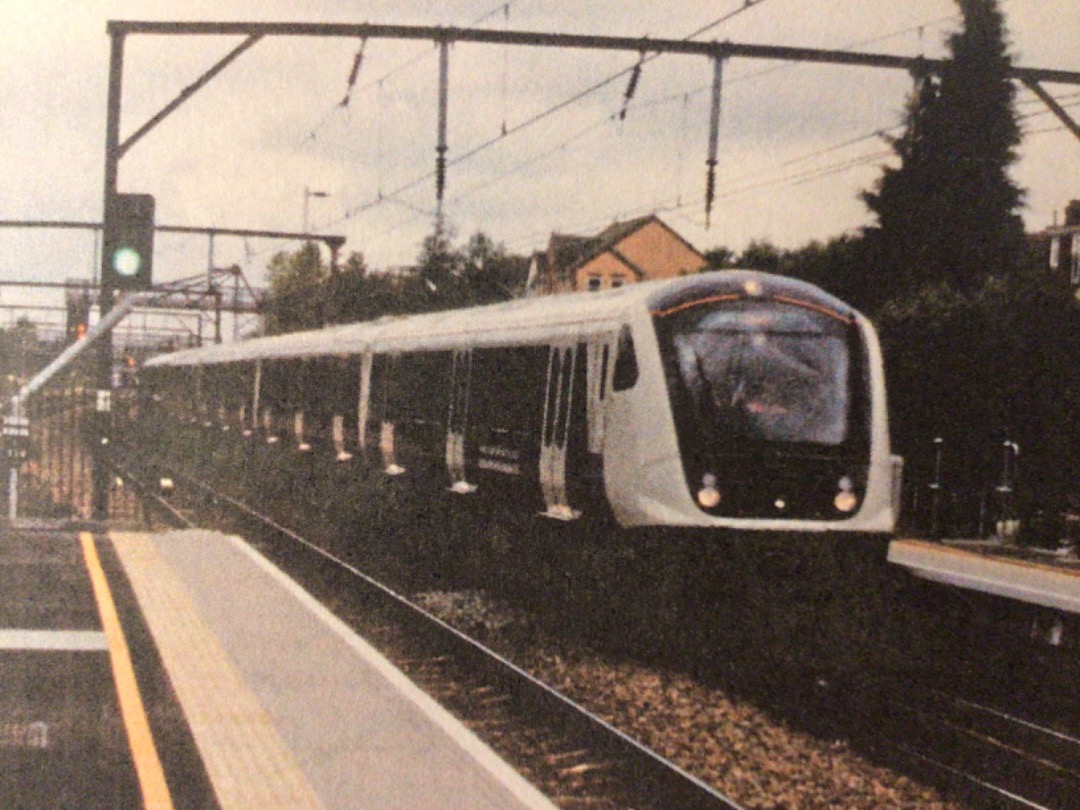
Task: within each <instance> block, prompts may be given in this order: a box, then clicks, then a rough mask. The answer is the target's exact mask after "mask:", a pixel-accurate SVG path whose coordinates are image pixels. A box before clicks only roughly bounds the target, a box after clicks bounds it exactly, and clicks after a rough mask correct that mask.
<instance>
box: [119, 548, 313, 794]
mask: <svg viewBox="0 0 1080 810" xmlns="http://www.w3.org/2000/svg"><path fill="white" fill-rule="evenodd" d="M109 539H110V540H111V541H112V544H113V547H114V548H115V549H116V553H117V555H118V556H119V557H120V561H121V563H122V564H123V566H124V570H125V571H126V572H127V574H128V577H129V579H130V581H131V586H132V589H133V590H134V591H135V596H136V598H137V599H138V600H139V607H140V609H141V610H142V612H143V615H144V616H145V617H146V623H147V624H148V625H149V626H150V632H151V634H152V635H153V637H154V643H155V644H156V646H157V648H158V652H159V653H160V654H161V659H162V661H163V662H164V663H165V668H166V669H167V670H168V672H169V679H170V681H171V682H172V685H173V688H174V689H175V690H176V694H177V697H178V698H179V699H180V705H181V706H183V709H184V716H185V717H186V718H187V721H188V724H189V725H190V727H191V731H192V735H193V736H194V738H195V744H196V745H197V746H198V748H199V753H200V755H201V756H202V760H203V763H204V765H205V766H206V771H207V774H208V775H209V777H210V782H211V784H213V786H214V792H215V794H216V795H217V799H218V802H219V804H220V805H221V807H222V809H223V810H234V808H236V809H239V808H245V810H246V809H248V808H250V810H318V808H322V807H323V805H322V803H321V801H320V800H319V798H318V795H317V794H316V792H315V790H314V789H313V788H312V786H311V784H310V782H309V781H308V780H307V777H306V776H305V774H304V772H303V770H302V769H301V768H300V766H299V765H298V763H297V762H296V759H295V757H294V756H293V754H292V752H291V751H290V750H289V749H288V747H287V746H286V744H285V742H284V741H283V740H282V738H281V736H280V734H279V733H278V731H277V729H276V728H275V727H274V724H273V722H272V720H271V718H270V716H269V714H268V713H267V712H266V710H265V709H264V708H263V707H262V705H261V704H260V703H259V701H258V699H257V698H256V696H255V695H254V694H253V693H252V691H251V689H250V688H249V687H248V685H247V684H246V683H245V681H244V679H243V676H242V675H241V673H240V672H239V671H238V670H237V668H236V666H235V664H233V662H232V659H231V658H230V656H229V654H228V652H226V650H225V648H224V646H223V645H222V642H221V641H220V640H219V639H218V637H217V636H216V635H215V633H214V631H213V629H212V628H211V627H210V626H209V625H208V624H207V623H206V621H205V620H204V619H203V618H202V613H201V611H200V610H199V607H198V605H197V604H196V603H195V600H194V597H193V596H192V594H191V591H190V590H189V589H188V588H187V586H186V585H185V584H184V583H183V581H182V580H181V579H180V577H179V576H178V574H177V573H176V571H175V570H174V569H173V568H172V566H170V565H169V563H168V562H167V561H166V560H165V559H164V558H163V557H162V556H161V554H160V552H159V551H158V550H157V546H156V545H155V538H154V537H153V535H149V534H140V533H129V532H111V533H110V535H109Z"/></svg>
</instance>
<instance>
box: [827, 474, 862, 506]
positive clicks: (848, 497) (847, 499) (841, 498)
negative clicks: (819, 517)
mask: <svg viewBox="0 0 1080 810" xmlns="http://www.w3.org/2000/svg"><path fill="white" fill-rule="evenodd" d="M837 487H838V488H839V489H840V491H839V492H838V493H836V497H835V498H833V506H835V507H836V511H837V512H843V513H844V514H847V513H848V512H854V511H855V507H856V506H858V505H859V496H858V495H856V494H855V492H854V488H855V487H854V484H852V483H851V479H850V478H848V477H847V476H846V475H845V476H844V477H843V478H841V479H840V480H839V481H838V482H837Z"/></svg>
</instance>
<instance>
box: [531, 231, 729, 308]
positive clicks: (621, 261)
mask: <svg viewBox="0 0 1080 810" xmlns="http://www.w3.org/2000/svg"><path fill="white" fill-rule="evenodd" d="M707 265H708V262H707V261H706V260H705V257H704V256H702V255H701V253H699V252H698V251H697V250H696V249H695V248H694V246H693V245H691V244H690V243H689V242H687V241H686V240H685V239H683V238H682V237H681V236H679V234H678V233H676V232H675V231H674V230H673V229H672V228H671V227H670V226H669V225H667V224H666V223H665V222H663V221H662V220H661V219H660V218H659V217H657V216H655V215H650V216H647V217H640V218H638V219H632V220H630V221H628V222H616V223H614V224H612V225H610V226H608V227H607V228H605V229H604V230H603V231H601V232H600V233H598V234H597V235H596V236H571V235H567V234H560V233H553V234H551V238H550V239H549V240H548V246H547V250H546V251H540V252H537V253H534V254H533V256H532V259H531V261H530V264H529V278H528V282H527V285H526V294H527V295H552V294H555V293H563V292H577V291H589V292H593V291H596V290H604V289H611V288H614V287H621V286H623V285H624V284H634V283H636V282H638V281H646V280H652V279H660V278H672V277H675V276H685V275H689V274H691V273H699V272H701V271H702V270H703V269H704V268H705V267H706V266H707Z"/></svg>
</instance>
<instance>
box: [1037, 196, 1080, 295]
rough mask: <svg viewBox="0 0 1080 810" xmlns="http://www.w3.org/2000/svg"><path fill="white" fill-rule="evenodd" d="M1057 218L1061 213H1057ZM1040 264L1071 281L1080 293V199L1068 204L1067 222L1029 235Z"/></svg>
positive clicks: (1066, 208) (1066, 211) (1066, 209)
mask: <svg viewBox="0 0 1080 810" xmlns="http://www.w3.org/2000/svg"><path fill="white" fill-rule="evenodd" d="M1054 219H1055V220H1056V219H1057V217H1056V216H1055V217H1054ZM1029 245H1030V246H1031V248H1032V250H1033V251H1034V253H1035V256H1036V260H1037V262H1038V264H1039V265H1040V266H1042V267H1047V268H1049V270H1050V272H1051V273H1053V274H1054V275H1056V276H1058V277H1059V278H1061V279H1062V281H1068V283H1069V285H1070V286H1071V287H1072V288H1073V290H1076V291H1078V295H1080V200H1073V201H1072V202H1070V203H1069V204H1068V205H1067V206H1065V224H1064V225H1058V224H1057V223H1056V222H1055V224H1053V225H1051V226H1050V227H1049V228H1047V229H1046V230H1044V231H1042V232H1040V233H1036V234H1033V235H1032V236H1031V237H1029Z"/></svg>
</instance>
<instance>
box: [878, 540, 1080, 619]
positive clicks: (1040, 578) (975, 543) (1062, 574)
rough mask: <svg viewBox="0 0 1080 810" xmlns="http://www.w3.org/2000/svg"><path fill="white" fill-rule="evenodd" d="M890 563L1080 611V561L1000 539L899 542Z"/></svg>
mask: <svg viewBox="0 0 1080 810" xmlns="http://www.w3.org/2000/svg"><path fill="white" fill-rule="evenodd" d="M888 560H889V562H891V563H893V564H895V565H899V566H902V567H903V568H906V569H908V570H909V571H910V572H911V573H912V574H914V575H915V576H918V577H921V578H923V579H928V580H932V581H934V582H941V583H944V584H947V585H953V586H956V587H959V588H967V589H970V590H975V591H982V592H983V593H988V594H993V595H995V596H1002V597H1005V598H1007V599H1012V600H1015V601H1019V602H1026V603H1029V604H1033V605H1040V606H1042V607H1047V608H1052V609H1055V610H1060V611H1064V612H1067V613H1076V614H1080V559H1078V558H1077V557H1076V555H1075V553H1062V554H1053V553H1050V552H1039V551H1036V550H1034V549H1025V548H1022V547H1018V546H1013V545H1009V544H1004V543H1000V542H995V541H979V540H943V541H939V542H937V541H928V540H910V539H900V540H893V541H892V542H891V543H890V544H889V552H888Z"/></svg>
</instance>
